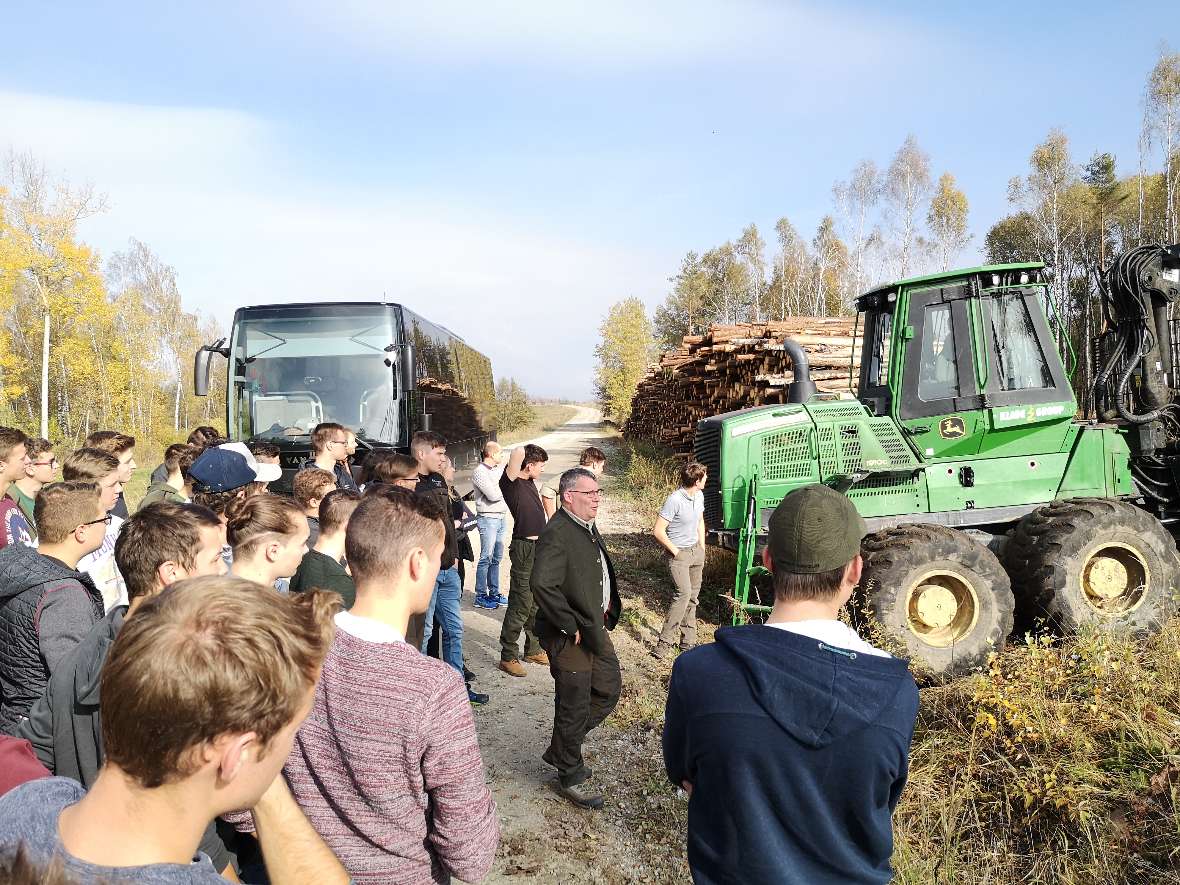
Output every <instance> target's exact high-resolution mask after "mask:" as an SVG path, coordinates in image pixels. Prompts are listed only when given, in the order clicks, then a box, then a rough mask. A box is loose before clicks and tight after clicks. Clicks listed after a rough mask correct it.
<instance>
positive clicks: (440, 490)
mask: <svg viewBox="0 0 1180 885" xmlns="http://www.w3.org/2000/svg"><path fill="white" fill-rule="evenodd" d="M414 491H415V492H417V493H418V494H419V495H427V496H429V497H432V498H434V500H436V501H437V502H438V506H439V507H441V508H442V511H443V514H444V518H443V526H444V527H445V528H446V530H447V540H446V544H445V545H444V546H443V552H442V557H441V562H440V563H439V567H440V568H442V569H449V568H450V567H451V566H453V565H454V564H455V560H456V559H457V558H458V556H459V550H458V539H457V538H456V537H455V520H454V519H453V518H452V516H451V493H450V490H449V489H448V487H447V481H446V480H445V479H443V478H442V475H441V474H438V473H429V474H427V475H425V476H423V475H422V474H418V485H417V486H415V488H414Z"/></svg>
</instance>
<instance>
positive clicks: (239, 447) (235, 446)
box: [217, 442, 283, 482]
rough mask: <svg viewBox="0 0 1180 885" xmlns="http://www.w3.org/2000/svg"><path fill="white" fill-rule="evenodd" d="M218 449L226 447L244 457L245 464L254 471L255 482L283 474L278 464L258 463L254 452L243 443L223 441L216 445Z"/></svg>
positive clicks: (276, 477)
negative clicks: (221, 443)
mask: <svg viewBox="0 0 1180 885" xmlns="http://www.w3.org/2000/svg"><path fill="white" fill-rule="evenodd" d="M217 448H219V449H228V450H229V451H231V452H237V453H238V454H239V455H241V456H242V457H243V458H245V459H246V464H247V465H249V467H250V469H251V470H253V471H254V479H255V480H256V481H257V482H274V481H275V480H276V479H278V478H279V477H280V476H282V475H283V468H282V467H280V466H279V465H278V464H260V463H258V459H257V458H255V457H254V453H253V452H251V451H250V450H249V449H248V448H246V444H245V443H240V442H233V443H224V444H223V445H220V446H218V447H217Z"/></svg>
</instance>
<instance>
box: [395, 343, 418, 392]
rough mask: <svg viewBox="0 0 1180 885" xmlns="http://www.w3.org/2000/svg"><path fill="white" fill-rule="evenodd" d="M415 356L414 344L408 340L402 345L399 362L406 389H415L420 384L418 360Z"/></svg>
mask: <svg viewBox="0 0 1180 885" xmlns="http://www.w3.org/2000/svg"><path fill="white" fill-rule="evenodd" d="M415 357H416V354H415V353H414V345H413V344H410V342H408V341H407V342H406V343H405V344H403V345H402V352H401V360H400V362H399V364H398V365H399V368H400V371H401V376H402V378H401V381H402V387H403V388H404V389H406V390H413V389H414V388H415V387H417V386H418V373H417V371H416V368H417V360H416V358H415Z"/></svg>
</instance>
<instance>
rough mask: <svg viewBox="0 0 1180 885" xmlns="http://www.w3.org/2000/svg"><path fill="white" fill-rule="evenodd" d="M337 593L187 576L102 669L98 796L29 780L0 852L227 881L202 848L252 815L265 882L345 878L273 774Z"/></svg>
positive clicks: (333, 882)
mask: <svg viewBox="0 0 1180 885" xmlns="http://www.w3.org/2000/svg"><path fill="white" fill-rule="evenodd" d="M338 607H339V600H338V599H337V598H336V596H335V595H334V594H330V593H319V592H313V593H306V594H299V595H297V596H282V595H281V594H278V593H274V592H270V591H267V590H266V588H264V587H261V586H259V585H257V584H253V583H251V582H249V581H244V580H242V579H240V578H231V577H202V578H190V579H187V580H184V581H180V582H178V583H176V584H174V585H173V586H171V587H169V588H168V589H166V590H164V591H163V592H162V593H160V594H159V595H158V596H154V597H153V598H151V599H149V600H147V601H146V602H144V603H143V604H142V606H141V607H140V609H139V611H137V612H136V615H135V617H134V618H131V619H130V620H129V621H128V622H127V623H126V624H125V625H124V627H123V629H122V630H120V631H119V635H118V636H117V637H116V638H115V641H114V643H113V644H112V645H111V648H110V652H109V653H108V655H107V659H106V663H105V664H104V665H103V669H102V723H101V730H102V748H103V752H104V754H105V760H104V762H103V766H102V769H101V770H100V771H99V773H98V776H97V778H96V779H95V781H94V783H93V785H92V786H91V787H90V789H89V790H85V789H84V788H83V787H82V785H81V784H79V783H78V782H77V781H74V780H71V779H70V778H64V777H52V778H44V779H41V780H34V781H30V782H29V783H26V784H23V785H22V786H19V787H17V788H16V789H14V790H12V791H11V792H10V793H8V794H6V795H5V796H3V797H2V798H0V851H4V852H10V851H14V850H17V849H19V848H20V847H21V846H23V848H24V850H25V851H27V852H28V853H29V856H30V858H31V859H32V860H33V861H34V862H35V863H38V864H46V863H50V862H52V861H54V860H55V859H59V862H60V863H62V864H63V866H64V868H65V872H66V873H67V874H68V875H69V876H70V877H71V878H73V879H75V880H76V881H79V882H101V881H118V882H171V883H208V885H215V883H224V881H225V880H224V879H222V878H221V876H219V875H218V871H217V869H215V868H214V866H213V864H212V862H211V861H210V859H209V857H208V856H207V855H206V854H204V853H203V852H199V850H198V845H199V844H200V841H201V834H202V833H203V832H205V831H206V829H207V827H208V825H209V823H210V821H212V820H213V819H214V818H216V817H218V816H219V815H222V814H225V813H227V812H232V811H234V810H236V809H242V808H249V809H251V814H252V816H253V818H254V822H255V825H256V830H257V833H258V838H259V842H260V844H261V848H262V854H263V857H264V858H265V861H266V867H267V872H268V873H269V876H270V880H271V881H272V882H315V883H317V885H318V883H324V885H343V883H346V882H348V881H349V877H348V874H347V873H346V872H345V871H344V869H343V868H342V867H341V865H340V863H339V861H338V860H337V859H336V858H335V856H334V855H333V854H332V852H331V850H330V849H329V848H328V847H327V846H326V845H325V844H324V841H323V839H321V838H320V837H319V835H318V834H317V833H316V832H315V830H313V829H312V827H311V825H310V824H308V822H307V819H306V818H305V817H304V816H303V814H302V813H301V812H300V811H299V808H298V806H297V805H296V804H295V802H294V801H293V799H292V797H291V794H290V791H289V790H288V789H287V786H286V784H285V783H284V781H283V778H281V777H278V776H277V775H278V773H279V770H280V769H281V768H282V765H283V762H284V761H285V760H286V759H287V756H288V754H289V752H290V750H291V746H292V743H293V742H294V739H295V733H296V731H297V730H298V729H299V726H300V725H301V724H302V722H303V720H304V718H305V717H306V716H307V713H308V711H309V710H310V709H311V706H312V700H313V698H314V696H315V685H316V679H317V678H318V677H319V673H320V669H321V667H322V665H323V662H324V656H325V655H326V653H327V651H328V648H329V647H330V645H331V642H332V634H333V632H334V630H333V626H332V620H331V619H332V615H333V613H334V612H335V611H336V609H337V608H338Z"/></svg>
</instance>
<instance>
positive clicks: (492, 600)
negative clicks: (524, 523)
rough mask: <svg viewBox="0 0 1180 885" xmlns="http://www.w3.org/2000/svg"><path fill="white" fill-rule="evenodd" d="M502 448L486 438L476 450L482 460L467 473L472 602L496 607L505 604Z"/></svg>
mask: <svg viewBox="0 0 1180 885" xmlns="http://www.w3.org/2000/svg"><path fill="white" fill-rule="evenodd" d="M502 454H503V449H502V448H501V447H500V444H499V443H498V442H496V441H495V440H489V441H488V442H487V443H486V444H485V445H484V447H483V451H482V452H480V455H481V458H482V460H481V461H480V462H479V464H477V465H476V467H475V470H473V471H472V472H471V484H472V486H474V488H475V515H476V519H477V528H478V530H479V562H478V563H477V564H476V566H475V604H476V605H478V606H479V607H480V608H498V607H500V606H504V605H507V604H508V597H507V596H504V595H503V594H502V593H500V561H501V560H502V559H503V558H504V532H505V530H506V529H507V527H508V520H507V519H506V518H505V517H506V516H507V514H508V505H507V504H505V503H504V495H503V494H502V493H501V492H500V475H501V474H502V473H503V472H504V464H502V463H501V455H502Z"/></svg>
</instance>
